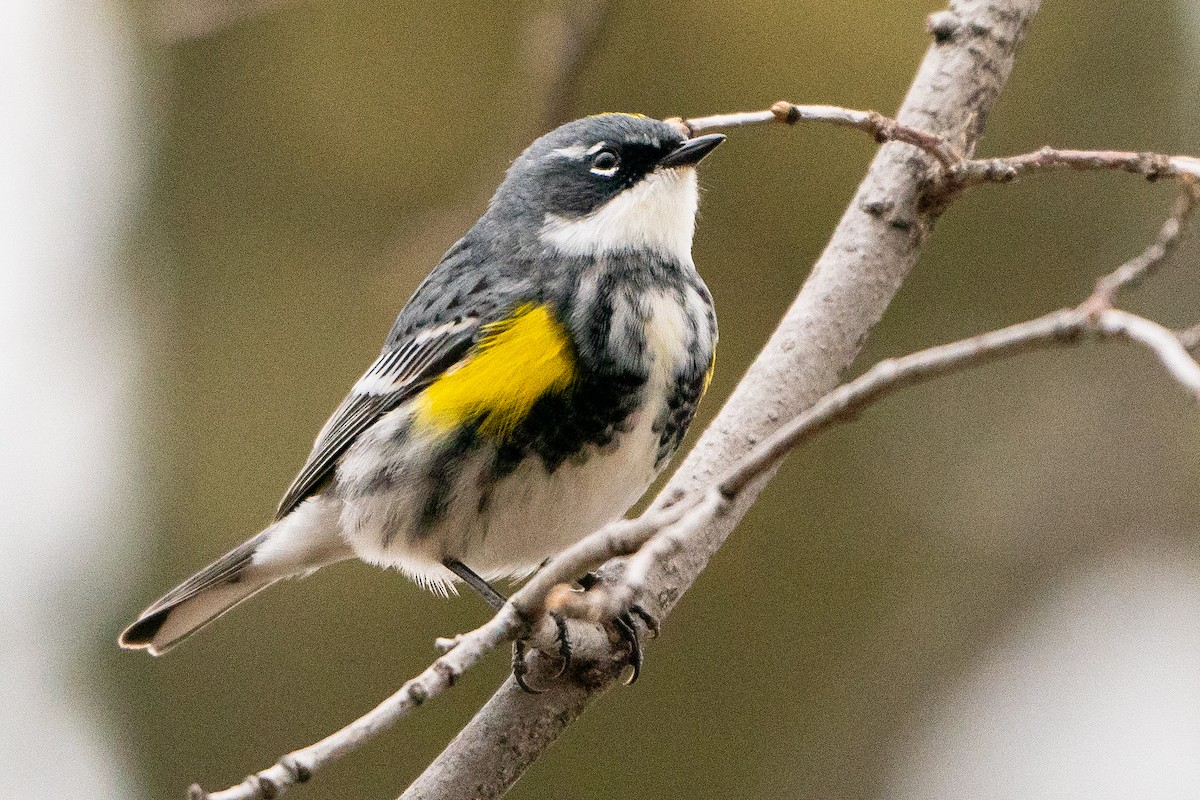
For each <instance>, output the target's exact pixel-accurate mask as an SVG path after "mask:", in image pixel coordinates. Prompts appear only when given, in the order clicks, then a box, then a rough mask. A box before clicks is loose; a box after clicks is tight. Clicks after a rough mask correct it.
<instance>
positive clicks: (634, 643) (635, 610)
mask: <svg viewBox="0 0 1200 800" xmlns="http://www.w3.org/2000/svg"><path fill="white" fill-rule="evenodd" d="M599 582H600V579H599V578H598V577H597V576H596V575H595V574H593V573H591V572H589V573H587V574H586V575H584V576H583V577H582V578H580V579H579V585H580V586H581V587H583V590H584V591H585V592H586V591H588V590H589V589H591V588H592V587H593V586H595V585H597V584H598V583H599ZM637 620H641V622H642V624H643V625H645V626H646V632H647V633H648V634H649V635H650V638H651V639H654V638H656V637H657V636H658V632H659V625H658V620H657V619H655V617H654V616H653V615H652V614H651V613H650V612H648V611H647V610H646V609H645V608H644V607H642V606H641V605H640V604H638V603H633V604H631V605H630V606H629V608H627V609H626V610H625V611H624V612H622V613H621V614H618V615H617V616H616V617H615V618H614V619H613V620H612V621H611V625H612V626H613V628H614V629H615V630H616V632H617V635H618V636H620V638H621V640H622V641H624V642H625V643H626V644H627V645H628V646H629V666H630V667H632V668H633V671H632V672H631V673H630V674H629V677H628V678H627V679H626V680H625V685H626V686H631V685H633V684H634V683H635V682H636V681H637V679H638V678H639V677H640V676H641V674H642V663H643V662H644V661H645V655H644V651H643V649H642V637H641V633H640V631H639V628H638V624H637Z"/></svg>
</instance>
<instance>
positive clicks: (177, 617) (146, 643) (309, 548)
mask: <svg viewBox="0 0 1200 800" xmlns="http://www.w3.org/2000/svg"><path fill="white" fill-rule="evenodd" d="M314 506H315V502H314V501H310V502H309V503H307V504H305V505H303V506H301V507H300V508H297V509H296V510H295V511H293V512H292V513H291V514H289V515H288V516H287V517H285V518H284V519H282V520H280V521H279V522H276V523H275V524H274V525H272V526H270V527H269V528H267V529H266V530H264V531H263V532H262V533H260V534H258V535H257V536H255V537H253V538H252V539H250V540H248V541H246V542H243V543H242V544H240V545H238V546H237V547H235V548H234V549H233V550H230V551H229V552H228V553H226V554H225V555H223V556H221V557H220V558H219V559H217V560H216V561H214V562H213V563H212V564H209V565H208V566H207V567H205V568H204V569H202V570H200V571H199V572H197V573H196V574H195V575H193V576H192V577H190V578H188V579H187V580H186V581H184V582H183V583H181V584H179V585H178V586H176V587H175V588H174V589H172V590H171V591H169V592H167V593H166V594H165V595H163V596H162V597H161V598H159V599H158V600H157V601H156V602H155V603H154V604H153V605H151V606H150V607H149V608H147V609H146V610H145V611H143V612H142V613H141V614H140V615H139V616H138V618H137V621H136V622H134V623H133V624H132V625H130V626H129V627H128V628H126V629H125V630H124V632H123V633H122V634H121V636H120V638H119V639H118V642H119V643H120V645H121V647H124V648H128V649H133V650H140V649H145V650H147V651H149V653H150V654H151V655H155V656H160V655H162V654H163V653H165V652H167V651H168V650H170V649H171V648H172V647H174V646H175V645H177V644H179V643H180V642H182V641H183V640H184V639H186V638H187V637H189V636H191V635H192V634H193V633H195V632H196V631H198V630H200V629H201V628H203V627H204V626H205V625H207V624H208V623H210V622H212V621H213V620H214V619H216V618H217V617H219V616H221V615H222V614H224V613H225V612H226V611H228V610H230V609H231V608H233V607H234V606H236V605H237V604H238V603H240V602H242V601H243V600H246V599H248V598H250V597H252V596H253V595H255V594H257V593H258V592H260V591H262V590H263V589H265V588H267V587H268V586H270V585H271V584H273V583H275V582H276V581H279V580H282V579H283V578H288V577H292V576H293V575H306V574H308V573H310V572H312V571H314V570H317V569H320V568H321V567H323V566H326V565H327V564H332V563H334V562H336V561H341V560H343V559H346V558H349V557H350V556H351V555H352V552H351V550H350V548H349V546H348V545H347V544H346V543H345V542H344V541H343V540H342V539H341V537H340V536H338V535H337V532H336V521H335V520H322V519H321V517H322V516H326V515H322V514H321V513H320V509H318V508H315V507H314ZM320 522H326V523H333V524H329V525H328V526H326V525H320V524H314V523H320Z"/></svg>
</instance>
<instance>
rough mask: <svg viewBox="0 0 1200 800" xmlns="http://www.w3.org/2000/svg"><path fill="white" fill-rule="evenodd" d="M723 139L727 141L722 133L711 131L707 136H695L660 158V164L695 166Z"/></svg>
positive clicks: (665, 165)
mask: <svg viewBox="0 0 1200 800" xmlns="http://www.w3.org/2000/svg"><path fill="white" fill-rule="evenodd" d="M723 141H725V136H724V134H720V133H710V134H708V135H707V136H694V137H692V138H691V139H688V140H687V141H686V142H684V143H683V144H681V145H679V147H676V148H675V149H674V150H672V151H671V152H669V153H667V154H666V155H665V156H663V157H662V158H660V159H659V160H658V166H660V167H662V168H664V169H671V168H673V167H691V166H695V165H696V164H699V163H700V160H701V159H702V158H704V157H705V156H706V155H708V154H709V153H711V152H712V151H713V149H714V148H715V147H716V146H717V145H719V144H720V143H721V142H723Z"/></svg>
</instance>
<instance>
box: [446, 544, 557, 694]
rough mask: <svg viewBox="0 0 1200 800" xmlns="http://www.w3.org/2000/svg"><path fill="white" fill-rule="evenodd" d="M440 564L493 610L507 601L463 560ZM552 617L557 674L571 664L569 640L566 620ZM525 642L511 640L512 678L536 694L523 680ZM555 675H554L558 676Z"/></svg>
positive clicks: (450, 560)
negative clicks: (559, 665) (558, 661)
mask: <svg viewBox="0 0 1200 800" xmlns="http://www.w3.org/2000/svg"><path fill="white" fill-rule="evenodd" d="M442 564H443V565H444V566H445V567H446V569H448V570H450V571H451V572H453V573H454V574H455V575H457V576H458V577H460V578H462V580H463V583H465V584H467V586H470V587H471V588H472V589H474V590H475V593H476V594H478V595H479V596H480V597H482V598H483V601H484V602H485V603H487V604H488V605H489V606H491V607H492V610H493V611H499V610H500V609H501V608H503V607H504V604H505V603H506V602H508V600H507V598H505V596H504V595H502V594H500V593H499V592H498V591H496V590H495V588H493V587H492V585H491V584H490V583H488V582H487V581H485V580H484V579H483V578H481V577H480V576H479V574H478V573H476V572H475V570H473V569H471V568H470V567H468V566H467V565H466V564H464V563H463V562H461V561H459V560H458V559H456V558H447V559H446V560H445V561H443V562H442ZM551 616H552V617H553V618H554V624H555V625H556V626H557V627H558V652H559V655H560V656H562V660H563V666H562V669H560V670H559V671H558V675H561V674H563V673H564V672H566V671H567V669H568V668H570V666H571V642H570V640H569V639H568V637H567V633H566V630H567V629H566V621H565V620H564V619H563V618H562V616H561V615H558V614H551ZM525 649H526V648H525V642H524V641H522V640H520V639H517V640H515V641H514V642H513V657H512V670H513V679H514V680H516V682H517V685H518V686H520V687H521V688H522V689H523V690H525V691H526V692H528V693H529V694H538V692H539V690H537V689H534V688H533V687H531V686H530V685H529V684H528V683H526V682H525V673H527V672H528V671H529V667H527V666H526V665H525ZM558 675H555V676H554V677H556V678H557V677H558Z"/></svg>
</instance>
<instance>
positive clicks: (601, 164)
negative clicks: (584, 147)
mask: <svg viewBox="0 0 1200 800" xmlns="http://www.w3.org/2000/svg"><path fill="white" fill-rule="evenodd" d="M620 166H621V159H620V158H618V157H617V154H616V153H614V152H613V151H612V150H601V151H600V152H599V153H596V155H594V156H593V157H592V173H593V174H595V175H603V176H604V177H606V178H607V177H610V176H612V175H615V174H617V169H618V168H619V167H620Z"/></svg>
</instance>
